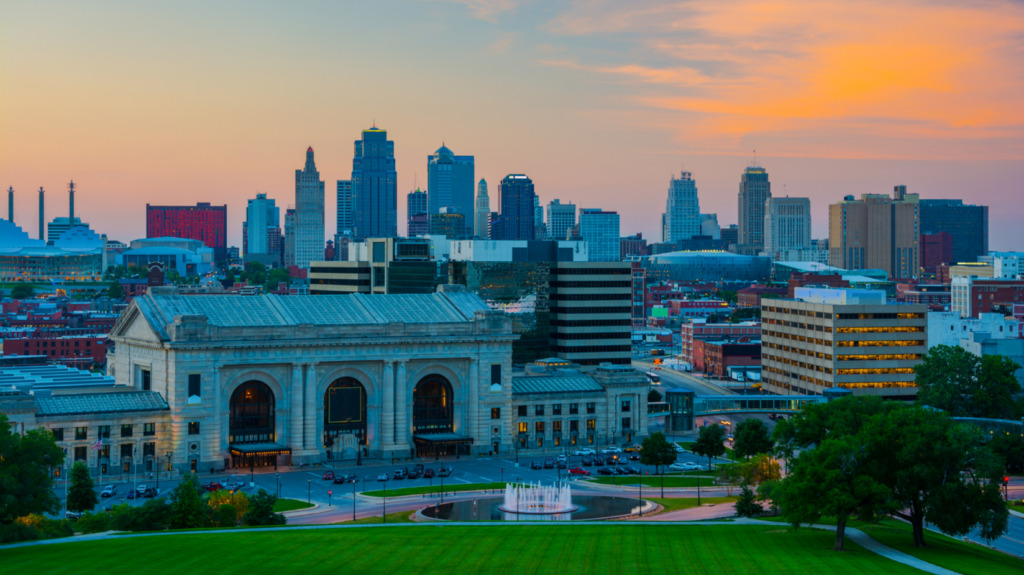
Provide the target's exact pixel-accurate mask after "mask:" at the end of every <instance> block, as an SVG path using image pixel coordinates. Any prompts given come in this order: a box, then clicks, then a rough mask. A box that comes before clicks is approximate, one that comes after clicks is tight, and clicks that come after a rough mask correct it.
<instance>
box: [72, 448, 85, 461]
mask: <svg viewBox="0 0 1024 575" xmlns="http://www.w3.org/2000/svg"><path fill="white" fill-rule="evenodd" d="M86 453H88V452H87V451H86V448H85V446H84V445H83V446H80V447H76V448H75V461H85V458H86Z"/></svg>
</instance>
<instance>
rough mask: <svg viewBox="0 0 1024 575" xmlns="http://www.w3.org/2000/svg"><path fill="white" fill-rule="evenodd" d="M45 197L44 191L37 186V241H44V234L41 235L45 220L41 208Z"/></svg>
mask: <svg viewBox="0 0 1024 575" xmlns="http://www.w3.org/2000/svg"><path fill="white" fill-rule="evenodd" d="M45 197H46V191H45V190H43V187H42V186H39V239H41V240H43V241H44V242H45V241H46V234H44V233H43V231H44V230H43V228H44V224H43V222H44V221H45V218H46V211H45V210H44V208H43V198H45Z"/></svg>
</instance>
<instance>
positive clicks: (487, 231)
mask: <svg viewBox="0 0 1024 575" xmlns="http://www.w3.org/2000/svg"><path fill="white" fill-rule="evenodd" d="M473 235H474V236H476V237H478V238H481V239H485V240H486V239H490V237H491V199H490V198H489V197H487V180H485V179H483V178H480V183H479V184H477V186H476V216H475V217H474V218H473Z"/></svg>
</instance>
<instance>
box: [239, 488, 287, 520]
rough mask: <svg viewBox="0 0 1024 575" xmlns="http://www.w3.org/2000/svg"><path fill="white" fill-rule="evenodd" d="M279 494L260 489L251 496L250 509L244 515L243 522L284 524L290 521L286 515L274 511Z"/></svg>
mask: <svg viewBox="0 0 1024 575" xmlns="http://www.w3.org/2000/svg"><path fill="white" fill-rule="evenodd" d="M275 503H277V496H276V495H274V494H272V493H267V491H266V490H264V489H260V490H259V491H258V492H256V494H255V495H253V496H252V497H250V498H249V510H248V511H247V512H246V513H245V515H244V516H243V517H242V522H243V523H245V524H246V525H248V526H253V525H284V524H285V523H287V522H288V520H287V519H286V518H285V516H284V515H281V514H280V513H274V504H275Z"/></svg>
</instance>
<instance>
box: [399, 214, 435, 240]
mask: <svg viewBox="0 0 1024 575" xmlns="http://www.w3.org/2000/svg"><path fill="white" fill-rule="evenodd" d="M429 233H430V214H427V213H422V214H416V215H414V216H410V217H409V221H408V222H407V229H406V231H405V235H406V236H408V237H410V238H414V237H416V236H425V235H427V234H429Z"/></svg>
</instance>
